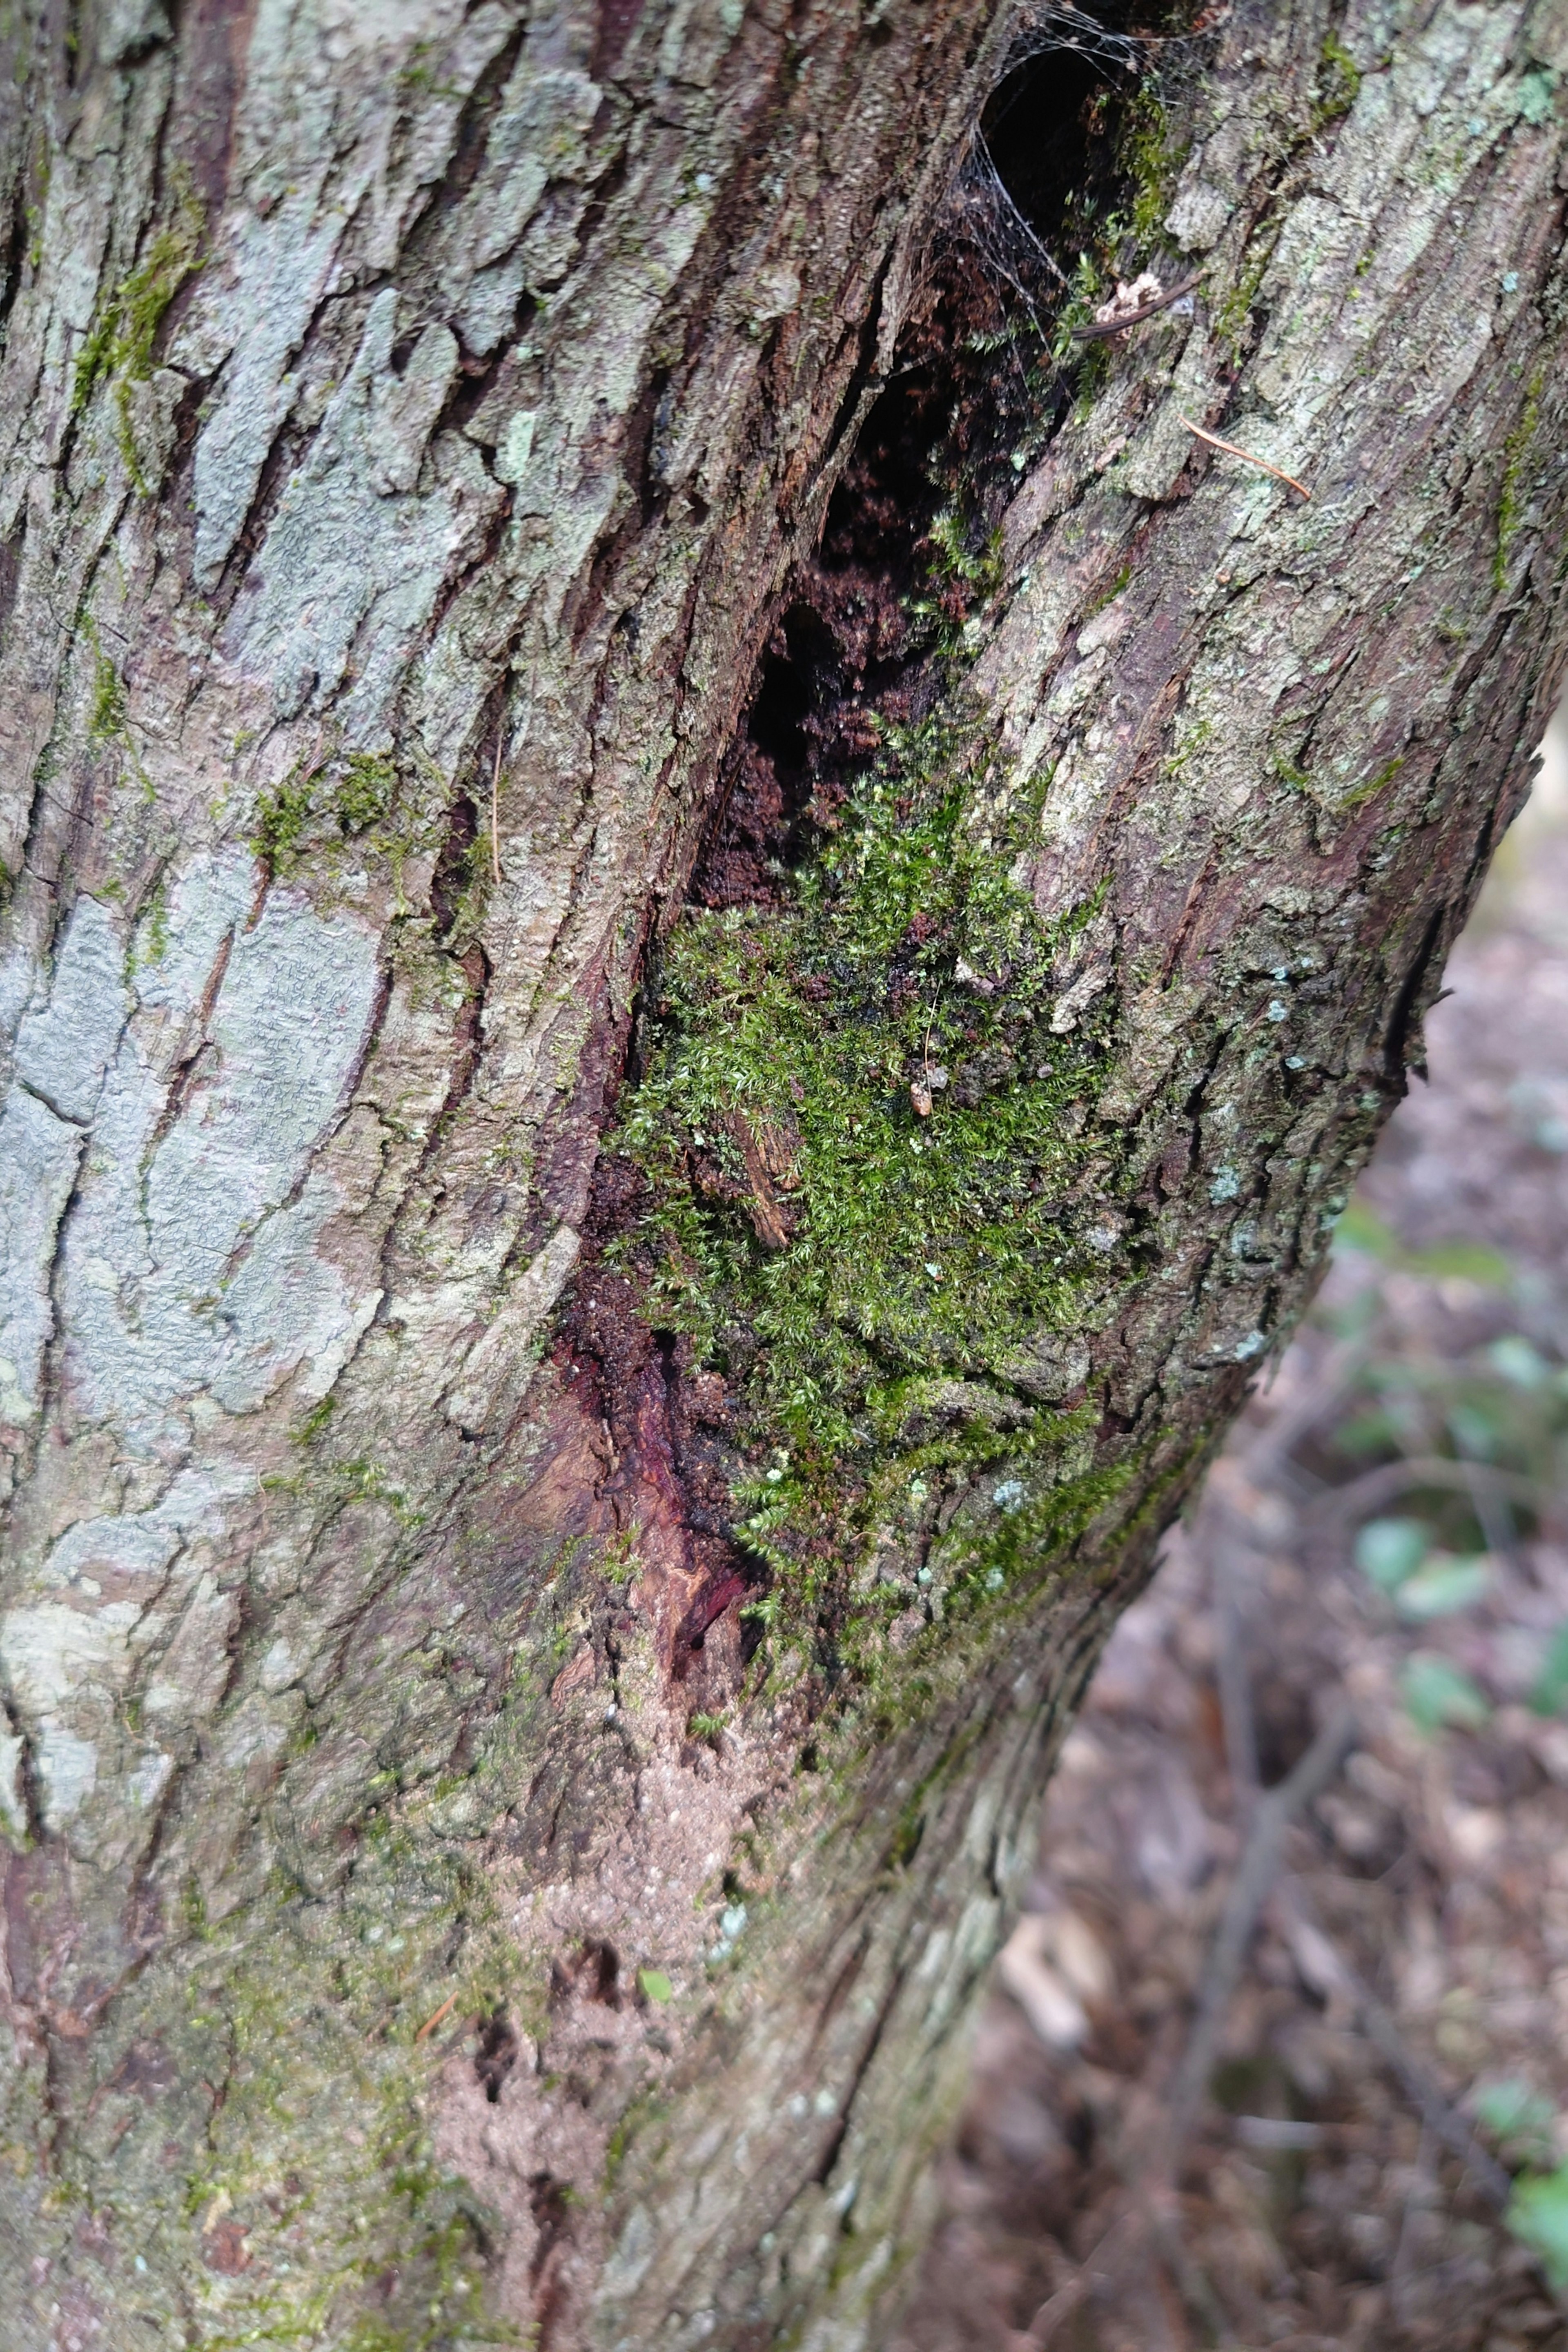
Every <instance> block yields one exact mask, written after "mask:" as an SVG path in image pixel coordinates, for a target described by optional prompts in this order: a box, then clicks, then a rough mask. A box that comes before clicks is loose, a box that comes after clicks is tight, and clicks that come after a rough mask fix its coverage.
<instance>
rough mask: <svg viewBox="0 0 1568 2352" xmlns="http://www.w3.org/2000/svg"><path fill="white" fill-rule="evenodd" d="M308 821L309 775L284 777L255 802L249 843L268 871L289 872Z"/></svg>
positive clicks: (273, 872) (276, 872) (275, 872)
mask: <svg viewBox="0 0 1568 2352" xmlns="http://www.w3.org/2000/svg"><path fill="white" fill-rule="evenodd" d="M309 823H310V777H309V776H308V775H299V774H291V775H289V776H286V777H285V778H284V780H283V782H281V783H280V784H279V785H278V786H277V788H276V789H275V790H274V791H272V792H270V793H263V795H262V797H261V799H260V800H259V801H258V803H257V808H256V822H255V824H254V825H253V826H252V828H251V834H250V846H251V849H252V850H253V851H254V853H255V855H256V856H258V857H259V858H260V860H261V862H262V864H263V865H264V866H266V867H267V868H268V872H269V873H272V874H287V873H289V871H290V869H291V867H292V866H293V865H294V862H295V853H296V852H297V850H298V849H299V846H300V841H301V839H302V838H303V836H304V832H305V827H306V825H307V824H309Z"/></svg>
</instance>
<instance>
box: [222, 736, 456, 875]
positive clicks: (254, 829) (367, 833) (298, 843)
mask: <svg viewBox="0 0 1568 2352" xmlns="http://www.w3.org/2000/svg"><path fill="white" fill-rule="evenodd" d="M427 829H428V826H427V821H426V816H425V814H424V813H423V812H420V811H417V810H414V809H411V808H407V807H405V806H404V805H403V779H402V776H401V774H400V772H399V769H398V764H397V761H395V759H393V758H392V757H391V756H390V755H389V754H388V753H386V752H384V751H347V752H338V753H332V754H331V755H329V756H328V757H326V758H323V759H321V760H318V761H310V762H305V761H301V762H300V763H299V764H298V765H297V766H295V767H294V768H292V769H291V770H290V771H289V774H288V775H287V776H285V777H284V779H283V781H282V782H281V783H279V784H277V785H275V786H274V787H273V789H272V790H271V791H270V792H269V793H263V794H262V796H261V798H260V800H259V801H258V803H257V804H256V814H255V818H254V820H253V822H252V824H251V830H250V847H251V849H252V850H253V851H254V853H255V855H256V856H258V857H259V858H260V859H261V861H262V863H263V864H264V865H265V866H267V867H268V871H269V872H271V873H272V874H274V875H278V876H279V877H282V876H287V875H289V874H291V873H293V872H294V871H295V870H296V869H297V868H298V867H299V866H300V865H301V864H302V863H303V861H304V859H305V858H306V857H307V856H321V857H322V858H324V859H325V860H326V862H327V863H328V865H329V866H330V865H331V862H332V860H333V858H334V856H335V857H337V858H340V859H341V857H342V854H343V851H344V848H345V845H347V844H349V843H351V842H352V843H353V845H354V846H355V849H356V851H357V852H358V853H359V854H360V855H361V856H363V855H364V854H365V853H369V854H370V855H373V856H384V857H386V858H387V859H388V860H389V861H390V863H391V865H392V867H393V872H394V876H395V878H396V877H400V876H401V871H402V866H403V861H404V859H405V857H406V856H407V855H408V852H409V850H410V849H411V848H412V847H413V846H415V845H416V841H417V840H418V839H419V838H420V837H422V835H423V834H424V833H425V832H426V830H427Z"/></svg>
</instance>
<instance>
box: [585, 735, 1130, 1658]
mask: <svg viewBox="0 0 1568 2352" xmlns="http://www.w3.org/2000/svg"><path fill="white" fill-rule="evenodd" d="M1039 797H1040V788H1039V786H1038V784H1037V785H1036V786H1034V787H1030V786H1028V785H1019V784H1017V783H1016V782H1014V780H1013V779H1012V778H1011V777H1010V776H1009V774H1008V772H1007V770H1006V767H1005V762H1004V761H1002V760H1001V759H1000V758H999V757H998V756H997V755H996V753H995V752H994V748H993V747H992V746H991V745H990V743H989V742H988V741H987V740H986V738H985V735H984V731H983V730H982V729H981V728H980V727H979V726H978V725H977V724H974V723H973V722H968V721H963V720H959V719H931V720H929V721H928V722H926V723H925V724H923V725H921V726H917V727H910V728H904V729H898V730H895V729H889V730H887V731H886V734H885V736H884V740H883V745H882V750H881V753H880V756H879V758H878V759H877V760H876V761H875V762H874V764H873V765H872V767H871V769H870V770H869V772H868V774H867V775H866V776H865V777H864V779H863V781H862V782H861V784H860V786H859V788H858V792H857V793H856V794H855V795H854V797H853V798H852V799H851V800H850V802H849V803H848V804H847V807H846V808H845V810H844V811H843V812H842V814H841V817H840V820H839V822H838V824H837V829H836V830H835V831H834V832H833V833H832V834H831V835H828V836H827V837H826V840H825V841H824V842H823V844H822V845H821V847H820V851H819V854H818V855H817V856H816V857H815V858H814V859H813V860H812V861H811V862H810V864H809V866H807V868H806V869H805V871H804V872H802V873H801V874H800V875H799V876H798V877H796V880H795V885H794V887H793V890H792V894H791V896H790V898H789V900H788V901H787V903H786V904H785V905H784V906H783V907H779V906H773V907H770V908H731V909H727V910H725V911H722V912H710V911H704V910H699V909H693V908H688V909H687V910H686V911H685V912H684V913H683V915H682V917H681V918H680V919H679V922H678V923H677V925H676V927H675V929H674V931H673V933H672V934H671V936H670V937H669V939H668V941H667V942H666V944H665V947H664V949H663V950H662V953H661V956H660V958H659V961H658V969H657V971H656V973H655V975H654V978H653V982H652V990H651V993H652V998H653V1009H652V1010H651V1012H650V1013H649V1015H648V1016H647V1019H646V1020H645V1022H644V1024H643V1030H642V1034H641V1039H640V1058H641V1062H642V1070H641V1075H640V1077H639V1080H638V1082H637V1086H636V1087H635V1089H634V1090H633V1091H632V1092H630V1093H629V1094H628V1095H627V1096H626V1097H624V1098H623V1108H622V1113H621V1117H620V1121H619V1125H618V1129H617V1130H616V1133H615V1134H614V1135H613V1136H612V1138H611V1139H610V1142H611V1148H612V1149H613V1150H616V1151H618V1152H619V1153H620V1154H622V1155H624V1156H625V1157H626V1158H629V1159H631V1160H634V1161H635V1162H636V1164H637V1167H638V1168H639V1169H640V1171H642V1174H643V1177H644V1179H645V1180H646V1187H647V1189H646V1192H645V1195H644V1200H643V1205H642V1209H641V1213H640V1214H639V1215H638V1217H637V1222H636V1223H635V1224H634V1225H633V1226H632V1228H631V1229H630V1230H629V1231H626V1232H623V1233H622V1234H620V1235H619V1236H618V1237H617V1239H616V1240H615V1241H614V1242H613V1243H612V1244H610V1245H609V1247H608V1250H607V1252H606V1255H607V1256H608V1257H609V1258H610V1260H611V1261H612V1262H619V1263H621V1264H622V1265H626V1266H627V1268H628V1270H635V1271H636V1273H637V1276H638V1279H639V1287H640V1290H641V1295H642V1297H643V1300H644V1312H645V1314H646V1316H647V1320H648V1321H649V1322H650V1323H651V1324H652V1325H654V1326H655V1327H656V1328H660V1327H662V1328H668V1329H669V1330H671V1331H673V1332H676V1333H679V1334H683V1335H686V1337H687V1339H689V1343H690V1348H691V1351H692V1353H693V1355H694V1358H695V1360H698V1361H699V1362H700V1363H705V1364H712V1365H715V1366H717V1367H719V1368H720V1369H721V1370H723V1371H724V1372H725V1373H726V1374H727V1376H728V1378H729V1380H730V1381H731V1383H733V1384H736V1385H738V1386H739V1387H740V1388H741V1390H742V1394H743V1398H744V1408H743V1417H742V1444H743V1447H744V1451H745V1456H746V1466H745V1467H744V1469H743V1470H742V1473H741V1474H740V1475H739V1476H738V1479H737V1483H736V1505H737V1511H738V1514H739V1521H740V1528H741V1531H742V1534H743V1538H744V1540H745V1541H746V1542H747V1543H748V1544H749V1545H750V1546H751V1547H752V1549H754V1550H756V1551H758V1552H759V1553H761V1554H762V1556H763V1558H765V1559H767V1560H768V1561H769V1562H770V1563H771V1564H772V1566H773V1569H774V1570H775V1571H776V1574H775V1582H774V1587H773V1591H772V1593H771V1594H770V1596H769V1598H768V1600H767V1601H765V1602H763V1603H761V1604H758V1605H759V1607H760V1608H761V1610H762V1611H763V1613H765V1614H767V1615H769V1616H770V1617H772V1618H773V1619H774V1620H775V1621H787V1620H789V1619H790V1618H791V1616H792V1614H793V1613H794V1612H793V1609H792V1601H793V1600H795V1599H820V1598H821V1595H822V1591H823V1586H824V1581H825V1580H831V1578H832V1577H833V1575H834V1574H835V1573H837V1570H838V1569H841V1568H842V1564H843V1562H844V1561H845V1559H846V1558H847V1555H848V1554H849V1553H851V1552H853V1551H854V1550H855V1549H857V1532H858V1531H859V1533H861V1534H865V1533H869V1532H870V1531H871V1530H872V1529H874V1528H876V1527H877V1526H878V1525H882V1524H886V1523H887V1522H888V1521H889V1518H890V1519H893V1520H895V1521H898V1522H901V1523H902V1524H903V1525H904V1526H905V1528H907V1530H908V1532H909V1535H910V1555H911V1557H921V1558H925V1559H926V1561H927V1564H926V1566H925V1568H924V1569H923V1570H921V1572H920V1573H921V1582H922V1594H921V1597H922V1598H923V1599H924V1601H926V1602H927V1603H928V1604H929V1602H930V1601H931V1600H932V1599H934V1598H936V1597H938V1595H937V1593H936V1592H935V1591H933V1590H932V1588H933V1586H937V1585H939V1584H940V1585H941V1586H942V1588H943V1589H945V1590H947V1591H948V1593H949V1597H950V1599H951V1597H952V1589H953V1583H954V1579H955V1578H957V1579H958V1580H961V1581H962V1580H964V1579H965V1578H967V1579H968V1580H969V1581H971V1582H973V1580H974V1577H975V1575H976V1574H978V1575H979V1579H980V1589H982V1590H984V1589H986V1587H987V1583H989V1587H990V1589H1000V1588H1001V1586H1002V1585H1003V1584H1005V1583H1006V1582H1008V1581H1009V1580H1011V1578H1012V1576H1013V1574H1014V1573H1015V1572H1016V1570H1018V1569H1019V1568H1020V1567H1021V1566H1022V1565H1023V1564H1024V1563H1025V1562H1026V1560H1033V1559H1037V1558H1038V1557H1039V1556H1040V1554H1041V1551H1042V1548H1043V1547H1044V1546H1046V1545H1047V1541H1048V1542H1052V1543H1054V1542H1055V1541H1057V1540H1058V1538H1061V1537H1063V1536H1064V1535H1065V1534H1066V1533H1067V1531H1068V1530H1067V1525H1066V1521H1065V1520H1064V1519H1063V1511H1064V1509H1066V1511H1067V1517H1068V1518H1073V1519H1075V1522H1076V1523H1077V1524H1081V1521H1082V1518H1083V1517H1086V1516H1089V1515H1091V1514H1092V1511H1093V1509H1095V1508H1097V1507H1099V1504H1100V1502H1101V1501H1102V1500H1103V1499H1104V1496H1103V1495H1102V1494H1101V1492H1100V1486H1099V1485H1098V1484H1097V1483H1096V1482H1095V1481H1094V1480H1093V1479H1092V1478H1091V1479H1090V1480H1089V1485H1090V1486H1093V1489H1094V1491H1093V1493H1092V1494H1090V1492H1089V1488H1088V1487H1084V1486H1081V1480H1082V1479H1083V1477H1085V1476H1086V1475H1088V1473H1089V1465H1088V1464H1087V1463H1086V1462H1080V1461H1079V1460H1078V1459H1077V1456H1078V1454H1079V1451H1080V1441H1081V1439H1082V1437H1083V1434H1084V1423H1085V1416H1083V1415H1082V1414H1074V1413H1071V1412H1060V1411H1058V1410H1055V1409H1054V1406H1055V1404H1056V1402H1058V1401H1059V1391H1060V1390H1061V1386H1062V1383H1061V1381H1059V1380H1058V1381H1057V1382H1056V1384H1055V1386H1056V1390H1057V1391H1058V1395H1053V1393H1052V1388H1053V1384H1052V1381H1051V1378H1050V1375H1049V1373H1048V1372H1046V1373H1042V1372H1041V1371H1040V1370H1039V1367H1040V1365H1041V1363H1042V1361H1044V1360H1045V1358H1042V1355H1041V1349H1044V1350H1045V1357H1046V1358H1048V1357H1049V1355H1050V1351H1051V1347H1052V1335H1053V1334H1055V1335H1063V1337H1064V1338H1065V1337H1067V1336H1068V1335H1072V1336H1076V1335H1077V1334H1078V1333H1079V1331H1081V1329H1082V1328H1084V1326H1085V1323H1086V1320H1092V1319H1094V1302H1095V1301H1097V1300H1100V1299H1103V1297H1105V1296H1106V1295H1107V1293H1108V1292H1109V1291H1110V1290H1112V1289H1114V1287H1115V1284H1116V1279H1117V1277H1116V1274H1115V1271H1114V1261H1115V1259H1116V1256H1117V1255H1118V1249H1117V1244H1118V1240H1119V1236H1120V1230H1121V1221H1120V1218H1119V1216H1118V1213H1117V1212H1116V1208H1115V1203H1116V1201H1117V1199H1118V1198H1119V1196H1120V1193H1121V1190H1122V1189H1123V1186H1122V1174H1121V1170H1120V1168H1119V1166H1118V1164H1117V1158H1116V1151H1115V1147H1114V1144H1113V1143H1108V1142H1107V1140H1106V1139H1105V1136H1104V1134H1103V1132H1102V1131H1101V1130H1100V1129H1099V1128H1098V1126H1093V1127H1091V1126H1090V1125H1089V1120H1088V1116H1087V1114H1088V1109H1089V1105H1090V1103H1091V1101H1092V1097H1094V1095H1095V1093H1096V1091H1097V1089H1098V1086H1099V1084H1100V1078H1101V1076H1102V1071H1103V1062H1104V1052H1105V1045H1104V1040H1105V1035H1106V1033H1107V1031H1108V1029H1109V1026H1110V1020H1111V1018H1112V1014H1113V1010H1114V992H1113V991H1112V990H1111V988H1110V985H1109V980H1110V974H1109V969H1108V968H1106V970H1105V980H1106V983H1107V984H1106V985H1105V986H1103V987H1102V988H1100V992H1098V994H1095V995H1093V996H1092V998H1091V1001H1089V1003H1085V1004H1084V1005H1083V1006H1082V1008H1081V1009H1075V1007H1074V1006H1073V1005H1072V1004H1071V1003H1067V1002H1066V1001H1065V999H1066V989H1067V985H1068V983H1070V982H1071V980H1072V978H1073V976H1074V974H1075V973H1077V972H1078V971H1079V967H1080V966H1081V965H1082V964H1083V963H1084V962H1085V961H1086V959H1088V958H1089V957H1090V955H1091V943H1090V941H1089V940H1088V939H1087V938H1086V934H1087V933H1088V932H1089V927H1090V926H1091V925H1092V924H1093V922H1094V919H1095V917H1096V915H1097V913H1098V911H1099V907H1098V901H1097V899H1090V900H1089V901H1088V902H1086V903H1085V904H1084V905H1082V906H1080V907H1079V908H1077V909H1075V910H1074V911H1073V912H1072V913H1071V914H1069V915H1068V917H1067V918H1065V919H1063V920H1061V921H1059V922H1058V923H1056V924H1054V925H1043V924H1042V923H1041V922H1040V921H1039V920H1038V919H1037V916H1036V913H1035V910H1034V907H1033V905H1032V902H1031V901H1030V899H1029V898H1027V896H1026V894H1025V892H1024V890H1023V889H1022V888H1021V887H1019V884H1018V882H1017V880H1016V878H1015V877H1014V868H1015V867H1016V864H1017V861H1018V859H1019V857H1020V856H1021V854H1022V853H1023V851H1024V850H1025V848H1026V846H1027V845H1028V844H1029V843H1030V842H1031V840H1032V837H1033V835H1034V830H1035V825H1036V822H1037V807H1038V801H1039ZM1031 1350H1033V1351H1034V1352H1033V1353H1031ZM1067 1385H1068V1387H1070V1385H1071V1381H1070V1378H1069V1380H1068V1383H1067ZM1042 1397H1043V1400H1044V1402H1043V1403H1042ZM1046 1406H1050V1407H1052V1408H1053V1409H1045V1407H1046ZM1069 1457H1071V1475H1070V1478H1069V1479H1068V1483H1069V1484H1071V1485H1072V1486H1073V1487H1074V1491H1075V1494H1076V1496H1077V1500H1076V1503H1074V1504H1072V1505H1070V1506H1068V1504H1067V1502H1066V1498H1065V1489H1064V1486H1063V1480H1064V1476H1066V1475H1067V1474H1068V1469H1069ZM993 1468H994V1469H996V1470H997V1472H998V1474H999V1475H998V1478H997V1480H996V1481H995V1482H994V1484H995V1488H996V1493H995V1497H994V1498H992V1497H990V1496H989V1495H988V1496H987V1500H986V1502H985V1504H984V1509H983V1510H982V1512H981V1515H980V1521H981V1522H983V1524H982V1523H980V1522H977V1523H976V1524H975V1525H973V1527H959V1526H955V1525H953V1524H952V1522H951V1516H950V1515H948V1516H947V1517H944V1535H943V1549H944V1551H945V1554H946V1556H947V1569H946V1571H945V1572H944V1573H943V1574H942V1576H941V1577H940V1578H939V1577H938V1575H937V1571H936V1570H934V1569H933V1568H932V1567H931V1562H930V1558H929V1555H930V1553H931V1535H932V1530H933V1528H934V1525H935V1521H936V1519H937V1517H942V1516H943V1512H942V1506H943V1504H944V1502H947V1501H949V1500H951V1499H952V1498H956V1497H958V1496H962V1495H963V1494H964V1493H966V1492H967V1490H969V1489H970V1488H971V1487H973V1485H974V1482H975V1480H976V1478H977V1477H981V1476H982V1475H984V1474H985V1473H987V1472H989V1471H990V1470H992V1469H993ZM1004 1470H1005V1471H1006V1472H1007V1474H1008V1475H1005V1476H1003V1475H1000V1473H1001V1472H1002V1471H1004ZM1058 1522H1060V1524H1058ZM835 1564H836V1565H835Z"/></svg>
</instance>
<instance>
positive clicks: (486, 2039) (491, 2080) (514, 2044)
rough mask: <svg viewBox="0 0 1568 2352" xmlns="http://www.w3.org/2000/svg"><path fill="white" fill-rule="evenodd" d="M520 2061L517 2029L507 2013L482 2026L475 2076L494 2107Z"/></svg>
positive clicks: (497, 2015) (475, 2060)
mask: <svg viewBox="0 0 1568 2352" xmlns="http://www.w3.org/2000/svg"><path fill="white" fill-rule="evenodd" d="M517 2059H518V2039H517V2031H516V2028H515V2027H514V2026H513V2024H512V2021H511V2020H510V2017H509V2016H508V2015H507V2013H506V2011H505V2010H504V2009H498V2010H497V2011H496V2012H495V2014H494V2016H493V2017H489V2018H487V2019H486V2020H485V2022H484V2023H483V2025H481V2026H480V2028H479V2048H478V2050H477V2051H476V2052H475V2053H474V2072H475V2074H477V2075H478V2076H479V2081H480V2082H481V2083H482V2084H484V2090H485V2096H486V2098H487V2099H488V2100H489V2103H490V2105H492V2106H494V2105H495V2104H496V2102H497V2101H498V2100H499V2099H500V2095H501V2089H502V2086H503V2084H505V2082H506V2078H507V2076H508V2075H509V2074H510V2073H511V2070H512V2068H513V2067H514V2066H515V2065H516V2064H517Z"/></svg>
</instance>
